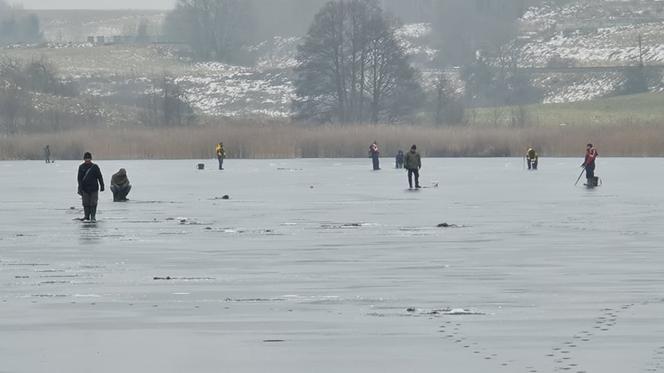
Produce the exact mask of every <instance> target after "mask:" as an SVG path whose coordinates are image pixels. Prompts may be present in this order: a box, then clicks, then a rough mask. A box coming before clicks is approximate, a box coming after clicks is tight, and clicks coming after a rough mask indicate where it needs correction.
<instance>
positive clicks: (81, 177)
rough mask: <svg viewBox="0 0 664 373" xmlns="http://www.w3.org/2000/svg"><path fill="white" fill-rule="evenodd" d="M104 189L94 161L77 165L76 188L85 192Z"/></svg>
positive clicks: (99, 172)
mask: <svg viewBox="0 0 664 373" xmlns="http://www.w3.org/2000/svg"><path fill="white" fill-rule="evenodd" d="M100 186H101V191H104V178H103V177H102V175H101V170H100V169H99V166H97V165H96V164H94V163H83V164H81V165H80V166H79V167H78V190H79V192H81V191H83V192H86V193H94V192H98V191H99V187H100Z"/></svg>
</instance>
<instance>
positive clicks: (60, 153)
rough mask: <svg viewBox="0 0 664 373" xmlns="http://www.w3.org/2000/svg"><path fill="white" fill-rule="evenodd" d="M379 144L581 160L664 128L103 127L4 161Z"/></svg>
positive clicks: (661, 143) (20, 148)
mask: <svg viewBox="0 0 664 373" xmlns="http://www.w3.org/2000/svg"><path fill="white" fill-rule="evenodd" d="M374 140H375V141H378V143H379V145H380V147H381V150H382V155H383V156H385V157H388V156H389V157H391V156H393V155H394V154H395V153H396V152H397V150H399V149H403V150H407V149H408V148H410V146H411V144H417V146H418V149H420V151H421V153H422V154H423V155H424V156H428V157H504V156H523V154H524V153H525V150H526V148H527V147H528V146H534V147H536V148H537V149H538V151H539V153H540V154H541V155H544V156H579V155H580V154H583V151H584V149H585V144H586V143H588V142H593V143H595V144H596V145H597V146H598V148H599V150H600V153H601V154H602V155H605V156H609V155H611V156H639V157H640V156H664V127H660V126H645V125H644V126H635V125H629V126H627V125H625V126H618V125H616V126H605V125H603V126H564V127H560V126H557V127H553V126H549V127H531V128H526V129H512V128H477V127H442V128H441V127H423V126H408V125H323V126H320V125H304V124H292V123H285V122H274V123H272V122H269V123H238V122H229V123H222V124H217V125H205V126H197V127H188V128H167V129H148V128H121V129H120V128H117V129H114V128H103V129H80V130H71V131H65V132H59V133H36V134H35V133H33V134H19V135H14V136H9V137H4V138H0V159H41V158H42V156H43V155H42V149H43V147H44V146H45V145H46V144H49V145H50V148H51V152H52V158H55V159H80V158H82V154H83V152H85V151H90V152H92V153H93V154H94V156H95V158H97V159H205V158H212V157H213V156H214V145H215V144H216V143H217V142H220V141H221V142H224V145H225V148H226V150H227V153H228V156H229V157H231V158H298V157H305V158H316V157H327V158H335V157H366V156H367V151H368V147H369V144H370V143H371V142H372V141H374Z"/></svg>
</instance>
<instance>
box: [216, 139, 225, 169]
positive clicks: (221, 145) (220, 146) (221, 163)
mask: <svg viewBox="0 0 664 373" xmlns="http://www.w3.org/2000/svg"><path fill="white" fill-rule="evenodd" d="M215 151H216V153H217V159H218V160H219V169H220V170H223V169H224V159H225V158H226V151H225V150H224V143H223V142H220V143H219V144H217V147H216V149H215Z"/></svg>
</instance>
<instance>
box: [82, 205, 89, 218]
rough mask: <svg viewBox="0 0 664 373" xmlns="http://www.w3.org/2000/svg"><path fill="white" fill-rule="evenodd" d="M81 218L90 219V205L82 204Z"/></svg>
mask: <svg viewBox="0 0 664 373" xmlns="http://www.w3.org/2000/svg"><path fill="white" fill-rule="evenodd" d="M83 214H84V215H83V220H90V206H83Z"/></svg>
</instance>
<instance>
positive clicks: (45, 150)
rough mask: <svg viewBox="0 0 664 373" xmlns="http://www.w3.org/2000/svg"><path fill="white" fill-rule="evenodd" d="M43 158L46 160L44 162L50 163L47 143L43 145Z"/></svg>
mask: <svg viewBox="0 0 664 373" xmlns="http://www.w3.org/2000/svg"><path fill="white" fill-rule="evenodd" d="M44 159H45V160H46V163H51V147H50V146H48V145H46V147H44Z"/></svg>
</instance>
